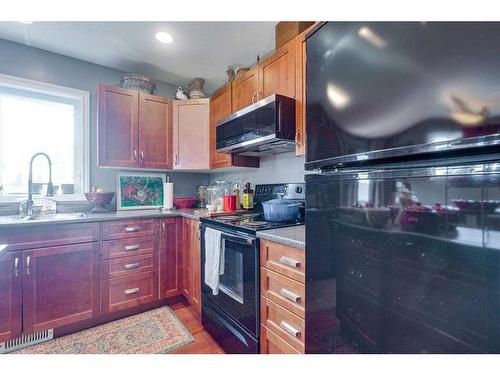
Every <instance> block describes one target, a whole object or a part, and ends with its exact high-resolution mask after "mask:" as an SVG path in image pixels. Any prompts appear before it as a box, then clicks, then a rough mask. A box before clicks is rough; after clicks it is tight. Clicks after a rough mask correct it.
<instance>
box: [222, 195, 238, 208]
mask: <svg viewBox="0 0 500 375" xmlns="http://www.w3.org/2000/svg"><path fill="white" fill-rule="evenodd" d="M224 211H228V212H231V211H236V195H224Z"/></svg>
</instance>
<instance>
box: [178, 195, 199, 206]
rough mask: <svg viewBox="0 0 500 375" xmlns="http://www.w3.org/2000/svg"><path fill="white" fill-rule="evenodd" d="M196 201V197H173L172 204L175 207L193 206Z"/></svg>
mask: <svg viewBox="0 0 500 375" xmlns="http://www.w3.org/2000/svg"><path fill="white" fill-rule="evenodd" d="M196 202H198V198H196V197H174V205H175V207H177V208H193V207H194V205H195V204H196Z"/></svg>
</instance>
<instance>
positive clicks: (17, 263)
mask: <svg viewBox="0 0 500 375" xmlns="http://www.w3.org/2000/svg"><path fill="white" fill-rule="evenodd" d="M14 275H15V277H19V257H16V259H14Z"/></svg>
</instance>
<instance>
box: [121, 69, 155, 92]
mask: <svg viewBox="0 0 500 375" xmlns="http://www.w3.org/2000/svg"><path fill="white" fill-rule="evenodd" d="M120 84H121V86H122V87H123V88H125V89H131V90H138V91H142V92H145V93H147V94H153V93H154V92H155V90H156V82H155V81H153V80H152V79H149V78H148V77H145V76H143V75H140V74H133V73H129V74H125V75H124V76H123V77H122V79H121V82H120Z"/></svg>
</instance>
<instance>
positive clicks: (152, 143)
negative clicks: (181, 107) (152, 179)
mask: <svg viewBox="0 0 500 375" xmlns="http://www.w3.org/2000/svg"><path fill="white" fill-rule="evenodd" d="M171 116H172V113H171V104H170V101H169V100H168V99H165V98H162V97H159V96H154V95H147V94H143V93H139V165H140V167H142V168H150V169H169V168H172V126H171V125H172V124H171Z"/></svg>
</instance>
